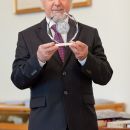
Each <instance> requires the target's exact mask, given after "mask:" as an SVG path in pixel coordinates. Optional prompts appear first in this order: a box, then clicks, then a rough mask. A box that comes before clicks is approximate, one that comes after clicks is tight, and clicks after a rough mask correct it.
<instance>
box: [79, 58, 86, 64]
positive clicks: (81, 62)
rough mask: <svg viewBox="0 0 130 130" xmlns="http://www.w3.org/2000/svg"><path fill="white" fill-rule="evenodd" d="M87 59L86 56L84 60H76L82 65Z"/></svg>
mask: <svg viewBox="0 0 130 130" xmlns="http://www.w3.org/2000/svg"><path fill="white" fill-rule="evenodd" d="M86 60H87V57H86V58H85V59H84V60H78V62H79V63H80V64H81V66H83V65H84V64H85V62H86Z"/></svg>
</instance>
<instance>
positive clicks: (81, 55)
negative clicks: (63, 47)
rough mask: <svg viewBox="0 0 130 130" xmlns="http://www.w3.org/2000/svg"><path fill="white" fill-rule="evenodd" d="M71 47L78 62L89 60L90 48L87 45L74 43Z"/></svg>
mask: <svg viewBox="0 0 130 130" xmlns="http://www.w3.org/2000/svg"><path fill="white" fill-rule="evenodd" d="M69 47H70V49H71V50H72V51H73V53H74V55H75V57H76V58H77V59H78V60H84V59H85V58H87V55H88V46H87V45H86V44H85V43H83V42H80V41H76V42H74V41H72V44H71V45H70V46H69Z"/></svg>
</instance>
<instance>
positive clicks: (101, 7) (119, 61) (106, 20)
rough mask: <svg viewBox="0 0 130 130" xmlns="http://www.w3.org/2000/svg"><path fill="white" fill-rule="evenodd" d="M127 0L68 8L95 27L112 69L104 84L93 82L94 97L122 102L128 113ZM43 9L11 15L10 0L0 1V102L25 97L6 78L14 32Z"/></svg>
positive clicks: (129, 16)
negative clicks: (107, 80)
mask: <svg viewBox="0 0 130 130" xmlns="http://www.w3.org/2000/svg"><path fill="white" fill-rule="evenodd" d="M129 12H130V0H93V1H92V6H90V7H83V8H78V9H72V10H71V14H72V15H74V16H75V18H76V19H77V20H78V21H79V22H82V23H84V24H87V25H90V26H93V27H96V28H97V29H98V31H99V34H100V37H101V39H102V42H103V46H104V48H105V53H106V54H107V57H108V60H109V62H110V63H111V66H112V68H113V70H114V74H113V77H112V80H111V81H110V82H109V83H108V84H107V85H106V86H99V85H96V84H93V89H94V95H95V98H96V99H99V98H100V99H101V98H103V99H109V100H113V101H116V102H124V103H125V104H126V105H127V111H128V112H130V13H129ZM44 16H45V14H44V12H41V13H32V14H23V15H15V14H13V2H12V0H1V1H0V101H8V100H25V99H29V96H30V91H29V89H27V90H22V91H21V90H19V89H17V88H16V87H14V85H13V83H12V82H11V80H10V74H11V69H12V62H13V60H14V55H15V48H16V43H17V36H18V32H19V31H21V30H23V29H25V28H27V27H29V26H31V25H34V24H36V23H38V22H40V21H41V20H42V19H43V18H44Z"/></svg>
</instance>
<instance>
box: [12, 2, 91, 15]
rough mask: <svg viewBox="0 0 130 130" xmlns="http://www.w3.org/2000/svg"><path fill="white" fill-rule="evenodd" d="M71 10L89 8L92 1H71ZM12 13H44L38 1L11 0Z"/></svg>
mask: <svg viewBox="0 0 130 130" xmlns="http://www.w3.org/2000/svg"><path fill="white" fill-rule="evenodd" d="M72 1H73V2H72V8H79V7H85V6H90V5H91V3H92V0H72ZM13 2H14V3H13V5H14V13H15V14H25V13H35V12H41V11H44V9H43V8H42V6H41V3H40V0H13Z"/></svg>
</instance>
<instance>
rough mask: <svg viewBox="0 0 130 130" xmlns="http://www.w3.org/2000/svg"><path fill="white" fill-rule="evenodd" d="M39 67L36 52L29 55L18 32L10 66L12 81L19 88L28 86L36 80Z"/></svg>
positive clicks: (39, 70)
mask: <svg viewBox="0 0 130 130" xmlns="http://www.w3.org/2000/svg"><path fill="white" fill-rule="evenodd" d="M41 69H42V68H41V67H40V65H39V62H38V60H37V56H36V54H34V55H33V56H30V53H29V49H28V47H27V43H26V42H25V40H24V37H23V34H22V32H20V33H19V35H18V42H17V48H16V54H15V60H14V62H13V67H12V74H11V80H12V82H13V83H14V84H15V86H16V87H18V88H19V89H25V88H29V87H31V85H32V84H34V83H35V82H36V81H37V80H38V76H39V75H40V72H41Z"/></svg>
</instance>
